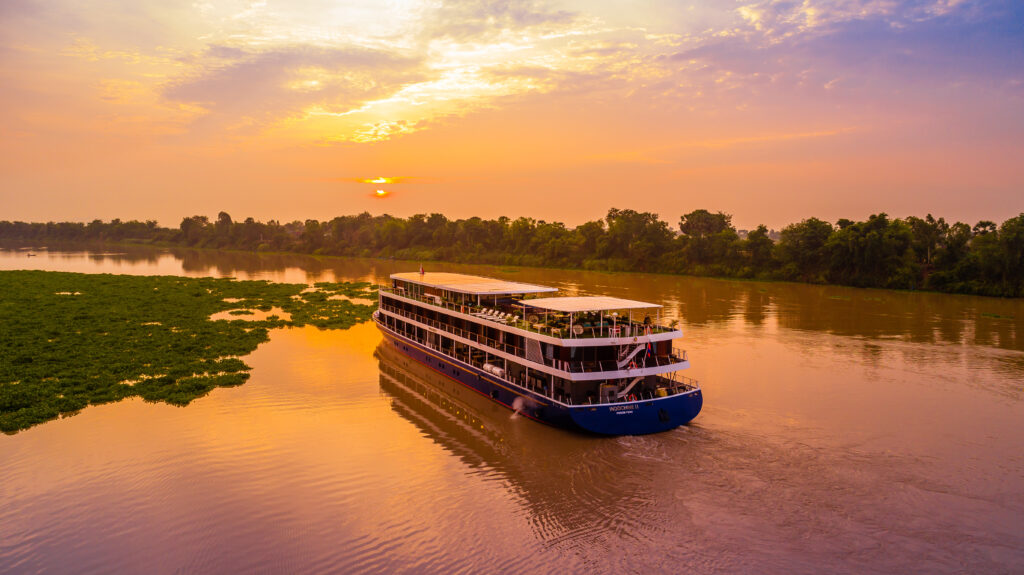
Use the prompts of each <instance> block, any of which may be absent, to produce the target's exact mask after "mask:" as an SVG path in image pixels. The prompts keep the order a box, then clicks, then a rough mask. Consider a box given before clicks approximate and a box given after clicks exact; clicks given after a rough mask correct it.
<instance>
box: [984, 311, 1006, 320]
mask: <svg viewBox="0 0 1024 575" xmlns="http://www.w3.org/2000/svg"><path fill="white" fill-rule="evenodd" d="M981 317H990V318H993V319H1013V316H1012V315H999V314H997V313H986V312H982V313H981Z"/></svg>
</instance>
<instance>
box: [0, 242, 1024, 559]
mask: <svg viewBox="0 0 1024 575" xmlns="http://www.w3.org/2000/svg"><path fill="white" fill-rule="evenodd" d="M32 253H34V254H36V255H35V257H29V256H28V255H27V254H28V252H27V251H12V250H0V269H27V268H32V269H49V270H67V271H80V272H87V273H127V274H174V275H190V276H205V275H210V276H234V277H238V278H241V279H251V278H257V279H269V280H274V281H289V282H311V281H321V280H372V281H384V279H385V278H386V277H387V276H388V274H390V273H393V272H398V271H411V270H415V269H417V267H418V265H419V264H418V262H413V263H410V262H396V261H383V260H358V259H332V258H314V257H307V256H297V255H274V256H260V255H254V254H241V253H215V252H203V251H189V250H174V251H158V250H146V249H138V250H134V249H133V250H130V251H127V252H124V251H118V252H116V253H114V252H109V253H99V252H91V253H86V252H73V251H50V250H43V249H36V250H33V251H32ZM426 266H427V267H428V269H430V270H432V271H458V272H463V273H476V274H481V275H490V276H499V277H504V278H507V279H511V280H515V281H524V282H532V283H540V284H546V285H552V286H555V287H559V288H561V289H562V291H563V292H565V293H568V294H577V293H579V294H607V295H613V296H619V297H625V298H629V299H637V300H644V301H651V302H656V303H660V304H663V305H664V306H665V307H664V309H663V310H662V313H663V315H664V316H666V317H668V318H672V319H678V320H679V321H680V326H681V327H682V329H683V332H684V336H685V337H684V339H683V340H681V342H680V343H681V347H683V348H685V349H687V350H688V353H689V356H690V359H691V363H692V365H693V367H692V368H691V369H690V370H689V373H688V374H687V375H689V376H691V377H694V378H696V379H699V380H700V381H701V383H702V386H703V388H704V398H705V399H704V410H703V411H702V413H701V414H700V415H699V416H698V417H697V419H696V420H694V422H693V423H691V424H690V425H688V426H684V427H682V428H679V429H677V430H675V431H671V432H668V433H663V434H658V435H651V436H643V437H623V438H594V437H587V436H581V435H577V434H573V433H570V432H566V431H562V430H558V429H553V428H548V427H546V426H543V425H540V424H537V423H535V422H532V421H529V420H526V419H522V418H517V417H514V416H512V415H511V414H510V412H508V411H506V410H504V409H503V408H501V407H499V406H497V405H494V404H492V403H490V402H488V401H486V400H482V399H480V398H478V397H477V396H476V395H475V394H472V393H471V392H469V391H465V390H460V389H459V388H458V387H457V386H455V385H454V384H453V382H451V381H450V380H447V379H445V378H443V377H441V376H439V375H437V374H436V373H434V372H432V371H430V370H427V369H425V368H424V367H422V366H420V365H419V364H416V363H415V362H411V361H409V360H407V359H406V358H404V357H403V356H396V355H395V354H394V352H392V351H391V350H390V348H387V347H385V346H380V345H379V344H380V342H381V336H380V334H379V333H378V331H377V330H376V328H375V327H374V326H373V325H372V324H370V323H367V324H362V325H360V326H357V327H354V328H352V329H350V330H346V331H319V330H317V329H315V328H296V329H284V330H276V331H274V332H273V333H272V336H271V340H270V341H269V342H267V343H265V344H263V345H262V346H260V348H259V349H257V350H256V351H255V352H254V353H253V354H252V355H251V356H249V357H248V358H246V362H247V363H249V365H251V366H252V367H253V371H252V377H251V379H250V380H249V382H248V383H246V384H245V385H243V386H241V387H237V388H226V389H217V390H214V391H213V392H212V393H211V394H209V395H208V396H206V397H204V398H201V399H199V400H197V401H195V402H193V403H192V404H191V405H189V406H188V407H184V408H178V407H172V406H168V405H163V404H150V403H145V402H143V401H141V400H129V401H125V402H121V403H117V404H110V405H104V406H98V407H89V408H87V409H85V410H84V411H82V412H81V413H80V414H78V415H75V416H73V417H69V418H65V419H61V420H57V421H52V422H49V423H45V424H43V425H40V426H37V427H34V428H32V429H30V430H27V431H24V432H21V433H18V434H16V435H12V436H0V572H4V573H7V572H15V573H17V572H40V571H44V572H57V573H63V572H75V573H110V572H129V573H170V572H253V571H260V572H287V573H293V572H316V573H322V572H340V573H352V572H372V573H379V572H388V573H392V572H396V573H398V572H413V573H424V572H443V573H514V572H521V573H680V572H689V573H736V572H756V573H821V572H829V573H896V572H926V573H1020V572H1024V333H1022V331H1024V330H1022V326H1024V301H1020V300H999V299H990V298H977V297H966V296H949V295H938V294H923V293H905V292H891V291H883V290H862V289H852V288H842V287H823V286H808V285H798V284H787V283H761V282H738V281H722V280H710V279H699V278H690V277H677V276H658V275H641V274H606V273H594V272H580V271H571V270H542V269H530V268H502V267H488V266H464V265H449V264H440V263H427V264H426Z"/></svg>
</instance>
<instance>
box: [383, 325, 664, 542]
mask: <svg viewBox="0 0 1024 575" xmlns="http://www.w3.org/2000/svg"><path fill="white" fill-rule="evenodd" d="M374 355H375V356H376V357H377V359H378V361H379V365H380V387H381V390H382V391H383V392H384V393H385V394H386V395H387V396H389V397H390V399H391V406H392V409H394V411H395V412H396V413H397V414H398V415H400V416H401V417H402V418H404V419H406V420H408V421H409V422H411V423H412V424H413V425H415V426H416V427H417V428H418V429H419V430H420V431H421V432H422V433H423V435H424V436H425V437H428V438H430V439H431V440H432V441H434V442H435V443H437V444H438V445H440V446H441V447H442V448H444V449H446V450H448V451H449V452H451V453H453V454H455V455H456V456H457V457H459V459H461V460H462V461H463V462H464V463H465V464H466V465H467V466H469V467H471V468H473V469H483V470H486V471H487V472H488V473H493V474H495V475H497V476H498V477H500V478H501V479H502V480H503V481H505V482H506V483H507V485H508V486H509V489H510V490H511V492H512V493H514V494H515V495H517V496H518V497H520V498H522V500H523V501H524V503H525V505H526V508H527V509H529V512H530V516H529V519H530V523H531V524H532V525H533V527H534V529H535V530H536V531H537V534H538V536H540V537H542V538H543V539H545V540H549V541H553V540H562V539H566V538H568V539H572V538H575V537H586V538H589V539H592V540H602V541H603V540H606V539H608V538H610V537H613V535H614V533H615V532H617V531H619V530H621V529H627V528H628V527H629V524H630V523H632V522H639V521H641V520H642V519H643V517H644V513H645V510H644V509H643V506H642V505H641V506H638V505H637V501H640V500H644V499H647V498H648V497H647V496H643V495H638V492H640V493H643V492H648V491H649V490H650V489H652V488H653V485H651V484H652V483H653V481H654V478H653V477H652V476H650V475H645V474H641V475H640V476H637V475H636V472H637V469H635V465H636V462H635V461H632V460H630V459H629V458H626V457H624V456H623V452H624V451H627V450H628V449H629V448H628V447H624V445H623V444H621V443H619V442H615V441H612V442H608V441H602V440H600V439H598V438H595V437H591V436H586V435H580V434H566V433H560V432H558V431H557V430H555V429H552V428H549V427H546V426H542V425H536V424H534V423H532V422H530V421H529V420H527V419H526V418H522V417H520V416H513V415H510V414H509V412H508V411H507V410H505V409H504V408H502V407H500V406H498V405H496V404H495V403H493V402H491V401H490V400H489V399H487V398H486V397H481V396H480V395H478V394H476V393H474V392H473V391H471V390H468V389H465V388H464V387H463V386H462V385H461V384H459V383H457V382H456V381H454V380H452V379H450V378H448V377H447V376H446V375H444V374H441V373H438V372H436V371H434V370H433V369H432V368H430V367H428V366H425V365H423V364H421V363H419V362H417V361H415V360H413V359H412V358H410V357H409V356H407V355H405V354H403V353H402V352H401V351H398V350H396V349H394V346H393V345H389V344H388V342H387V341H384V342H383V343H382V344H381V345H379V346H378V347H377V350H376V352H375V354H374ZM664 439H667V438H662V440H664ZM655 441H657V440H655ZM627 476H630V477H631V478H630V479H629V480H628V481H625V482H624V481H622V478H623V477H627ZM626 484H630V485H632V487H633V490H632V491H631V490H626V489H623V487H624V485H626Z"/></svg>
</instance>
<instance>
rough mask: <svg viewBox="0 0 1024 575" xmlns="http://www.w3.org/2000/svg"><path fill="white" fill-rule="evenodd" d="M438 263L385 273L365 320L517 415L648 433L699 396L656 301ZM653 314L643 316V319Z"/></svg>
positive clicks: (589, 428)
mask: <svg viewBox="0 0 1024 575" xmlns="http://www.w3.org/2000/svg"><path fill="white" fill-rule="evenodd" d="M556 291H558V290H557V289H556V288H551V287H545V286H539V285H533V284H527V283H518V282H509V281H504V280H500V279H493V278H486V277H480V276H471V275H464V274H453V273H440V272H422V271H420V272H418V273H417V272H408V273H397V274H392V275H391V285H389V286H382V287H381V289H380V293H379V296H378V297H379V307H378V309H377V311H376V312H375V313H374V321H375V322H376V323H377V326H378V327H379V328H380V330H381V331H382V332H383V334H384V337H385V339H386V340H387V342H388V345H392V346H394V347H395V348H396V349H397V350H398V351H401V352H402V353H404V354H406V355H409V356H410V357H412V358H413V359H415V360H417V361H419V362H421V363H423V364H425V365H426V366H427V367H429V368H431V369H433V370H434V371H437V372H439V373H442V374H444V375H446V376H448V377H450V378H452V379H454V380H455V381H457V382H459V383H461V384H462V385H464V386H466V387H468V388H470V389H471V390H473V391H475V392H477V393H480V394H481V395H484V396H486V397H489V398H490V399H491V400H492V401H495V402H497V403H499V404H501V405H503V406H505V407H507V408H509V409H511V410H513V411H515V412H516V413H519V414H521V415H523V416H525V417H528V418H531V419H535V420H537V421H541V422H544V423H547V424H550V425H554V426H557V427H563V428H569V429H576V430H582V431H586V432H590V433H596V434H601V435H640V434H646V433H656V432H659V431H666V430H669V429H673V428H675V427H678V426H680V425H682V424H684V423H687V422H689V421H690V420H692V419H693V418H694V417H696V416H697V414H698V413H699V412H700V409H701V406H702V404H703V396H702V395H701V390H700V386H699V385H698V383H697V382H696V381H694V380H692V379H689V378H686V377H683V376H682V375H680V374H679V371H681V370H683V369H686V368H688V367H689V366H690V364H689V361H688V360H687V358H686V352H685V351H683V350H681V349H677V348H675V347H673V342H674V341H675V340H676V339H679V338H680V337H682V335H683V334H682V332H680V331H679V330H678V329H676V328H675V327H665V326H662V325H661V322H660V319H661V318H660V311H661V306H659V305H657V304H651V303H645V302H640V301H633V300H627V299H620V298H614V297H604V296H585V297H568V296H563V297H550V296H549V295H548V294H551V293H553V292H556ZM652 315H653V317H652Z"/></svg>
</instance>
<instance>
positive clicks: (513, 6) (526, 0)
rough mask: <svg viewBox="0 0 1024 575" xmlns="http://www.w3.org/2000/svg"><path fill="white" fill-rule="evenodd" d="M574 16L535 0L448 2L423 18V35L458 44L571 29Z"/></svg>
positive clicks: (449, 0) (441, 4) (450, 0)
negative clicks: (503, 36)
mask: <svg viewBox="0 0 1024 575" xmlns="http://www.w3.org/2000/svg"><path fill="white" fill-rule="evenodd" d="M576 18H577V16H576V15H575V14H573V13H571V12H568V11H563V10H550V9H547V8H546V7H545V6H544V4H543V3H541V2H536V1H534V0H466V1H462V0H448V1H445V2H441V3H440V4H439V5H437V6H436V7H434V8H433V9H431V10H429V11H428V12H427V14H426V19H425V25H424V28H423V32H424V35H425V36H426V37H427V38H431V39H432V38H449V39H454V40H459V41H466V40H472V39H482V38H487V37H493V36H496V35H500V34H502V33H507V32H519V31H523V30H529V29H534V30H536V29H549V30H550V29H555V28H564V27H566V26H568V25H571V24H572V23H573V22H574V21H575V20H576Z"/></svg>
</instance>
